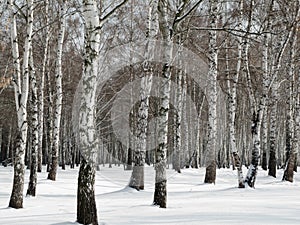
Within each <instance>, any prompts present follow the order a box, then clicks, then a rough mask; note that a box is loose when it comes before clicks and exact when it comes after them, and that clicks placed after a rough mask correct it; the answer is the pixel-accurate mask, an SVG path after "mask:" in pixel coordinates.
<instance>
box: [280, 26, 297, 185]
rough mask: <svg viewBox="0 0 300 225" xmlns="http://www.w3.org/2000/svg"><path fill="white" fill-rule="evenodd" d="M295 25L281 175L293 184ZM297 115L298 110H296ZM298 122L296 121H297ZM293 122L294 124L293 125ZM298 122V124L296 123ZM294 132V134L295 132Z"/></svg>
mask: <svg viewBox="0 0 300 225" xmlns="http://www.w3.org/2000/svg"><path fill="white" fill-rule="evenodd" d="M297 29H298V27H297V25H294V28H293V34H292V36H291V39H290V51H289V62H288V63H289V65H288V77H289V92H290V93H289V99H288V112H287V126H286V129H287V132H288V135H287V136H288V137H287V140H286V152H287V153H286V154H287V161H286V165H285V170H284V174H283V178H282V179H283V180H286V181H289V182H293V180H294V166H295V164H296V154H297V151H298V148H297V147H298V146H297V145H298V143H297V142H298V141H297V140H298V134H299V133H298V129H297V128H295V126H297V125H296V124H298V123H299V115H298V114H294V111H295V110H294V106H295V104H296V107H298V106H299V105H297V104H298V102H297V103H296V102H295V97H294V90H293V89H294V87H296V86H295V85H294V84H295V55H296V54H295V48H296V41H297ZM296 111H298V113H299V109H297V110H296ZM297 120H298V121H297ZM294 122H296V123H295V124H294ZM297 122H298V123H297ZM298 126H299V125H298ZM295 131H296V132H295Z"/></svg>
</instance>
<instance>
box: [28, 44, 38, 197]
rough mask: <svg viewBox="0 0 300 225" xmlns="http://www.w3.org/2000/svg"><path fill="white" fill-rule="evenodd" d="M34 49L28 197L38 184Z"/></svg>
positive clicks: (31, 57)
mask: <svg viewBox="0 0 300 225" xmlns="http://www.w3.org/2000/svg"><path fill="white" fill-rule="evenodd" d="M32 51H33V50H32V48H31V49H30V57H29V61H30V63H29V64H30V84H31V108H32V110H31V111H32V112H31V113H32V118H31V120H32V121H31V124H32V125H31V130H32V137H31V138H32V143H31V163H30V176H29V184H28V189H27V193H26V195H31V196H35V195H36V184H37V155H38V137H39V134H38V132H39V131H38V128H39V125H38V96H37V82H36V73H35V68H34V63H33V53H32Z"/></svg>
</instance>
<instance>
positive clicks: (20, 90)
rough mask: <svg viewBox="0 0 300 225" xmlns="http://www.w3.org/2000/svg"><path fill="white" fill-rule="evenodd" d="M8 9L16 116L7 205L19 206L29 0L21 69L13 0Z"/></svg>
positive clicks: (30, 1)
mask: <svg viewBox="0 0 300 225" xmlns="http://www.w3.org/2000/svg"><path fill="white" fill-rule="evenodd" d="M9 6H10V11H11V41H12V55H13V63H14V70H15V71H14V78H13V81H14V90H15V102H16V110H17V118H18V131H17V132H18V135H17V144H16V150H15V160H14V178H13V188H12V193H11V196H10V201H9V207H12V208H16V209H18V208H23V189H24V174H25V164H24V163H25V162H24V160H25V148H26V142H27V129H28V124H27V108H26V107H27V100H28V91H29V68H28V65H29V50H30V48H31V45H32V43H31V39H32V26H33V0H27V1H26V5H25V9H26V15H27V18H26V21H27V23H26V37H25V40H24V49H23V63H22V71H21V66H20V55H19V40H18V31H17V15H18V8H17V7H15V6H14V1H12V0H10V1H9Z"/></svg>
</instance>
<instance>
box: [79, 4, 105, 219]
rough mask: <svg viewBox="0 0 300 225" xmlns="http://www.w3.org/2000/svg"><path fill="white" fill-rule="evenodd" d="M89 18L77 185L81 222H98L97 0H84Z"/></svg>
mask: <svg viewBox="0 0 300 225" xmlns="http://www.w3.org/2000/svg"><path fill="white" fill-rule="evenodd" d="M82 8H83V10H82V11H83V18H84V22H85V39H84V42H85V55H84V69H83V74H82V88H83V91H84V94H83V95H82V97H81V103H80V111H79V137H80V140H79V141H80V148H81V153H82V155H83V157H82V159H81V163H80V168H79V175H78V189H77V222H78V223H81V224H93V225H96V224H98V218H97V217H98V216H97V207H96V199H95V174H96V168H95V167H96V163H97V150H98V147H97V145H98V144H97V138H96V127H95V107H96V102H95V101H96V85H95V84H96V81H97V73H98V58H99V44H100V29H101V24H100V19H99V15H98V9H97V1H96V0H84V1H83V7H82Z"/></svg>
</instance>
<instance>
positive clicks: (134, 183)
mask: <svg viewBox="0 0 300 225" xmlns="http://www.w3.org/2000/svg"><path fill="white" fill-rule="evenodd" d="M157 4H158V0H151V1H150V8H149V15H148V37H147V39H148V40H147V48H146V56H145V61H144V63H143V69H144V76H143V77H142V79H141V89H140V101H141V103H140V106H139V109H138V118H137V120H138V121H137V146H136V148H135V150H134V167H133V171H132V175H131V179H130V183H129V186H130V187H132V188H135V189H136V190H143V189H144V164H145V156H146V150H147V145H146V143H147V127H148V108H149V96H150V91H151V86H152V77H153V59H154V48H155V46H154V44H155V42H154V41H155V40H156V36H157V33H158V15H157Z"/></svg>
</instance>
